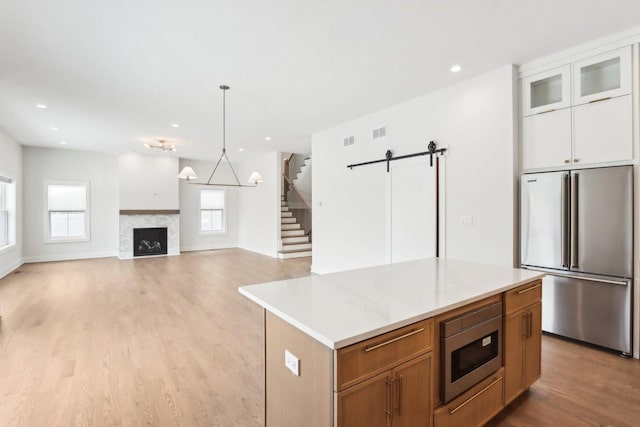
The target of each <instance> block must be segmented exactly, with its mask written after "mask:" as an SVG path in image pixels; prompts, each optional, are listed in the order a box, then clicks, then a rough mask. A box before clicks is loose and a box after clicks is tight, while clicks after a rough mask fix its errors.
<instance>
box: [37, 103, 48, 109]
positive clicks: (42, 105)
mask: <svg viewBox="0 0 640 427" xmlns="http://www.w3.org/2000/svg"><path fill="white" fill-rule="evenodd" d="M36 107H38V108H42V109H45V108H49V107H47V106H46V105H44V104H37V105H36Z"/></svg>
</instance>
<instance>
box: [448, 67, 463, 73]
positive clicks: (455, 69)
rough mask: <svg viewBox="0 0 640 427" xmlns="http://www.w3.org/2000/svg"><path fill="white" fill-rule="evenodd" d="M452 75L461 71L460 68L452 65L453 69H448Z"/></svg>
mask: <svg viewBox="0 0 640 427" xmlns="http://www.w3.org/2000/svg"><path fill="white" fill-rule="evenodd" d="M450 70H451V72H452V73H457V72H458V71H460V70H462V67H461V66H459V65H454V66H453V67H451V68H450Z"/></svg>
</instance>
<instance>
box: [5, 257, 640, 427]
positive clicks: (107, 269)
mask: <svg viewBox="0 0 640 427" xmlns="http://www.w3.org/2000/svg"><path fill="white" fill-rule="evenodd" d="M309 267H310V266H309V259H308V258H302V259H291V260H276V259H272V258H268V257H265V256H262V255H257V254H254V253H251V252H247V251H242V250H221V251H207V252H191V253H185V254H183V255H181V256H177V257H163V258H153V259H139V260H135V261H134V260H131V261H119V260H117V259H111V258H107V259H99V260H83V261H68V262H56V263H42V264H28V265H25V266H23V267H21V268H20V269H19V273H18V274H11V275H9V276H7V277H5V278H4V279H2V280H0V310H1V313H2V315H3V319H2V323H1V325H0V326H1V329H0V426H2V427H4V426H38V427H39V426H56V425H60V426H76V425H82V426H141V425H151V426H197V425H201V426H208V425H213V426H224V427H244V426H262V425H263V424H264V419H263V410H264V406H263V405H264V397H263V390H264V374H263V354H264V353H263V351H264V350H263V344H262V341H263V329H262V328H263V326H262V321H263V316H262V311H261V309H259V308H258V307H257V306H256V305H255V304H253V303H252V302H250V301H249V300H247V299H246V298H244V297H243V296H241V295H240V294H239V293H238V292H237V288H238V286H242V285H245V284H251V283H258V282H263V281H271V280H280V279H286V278H291V277H299V276H305V275H308V274H309ZM639 420H640V362H639V361H637V360H625V359H622V358H619V357H618V356H616V355H614V354H610V353H606V352H602V351H599V350H594V349H591V348H588V347H584V346H579V345H577V344H574V343H570V342H566V341H563V340H559V339H556V338H553V337H546V336H545V337H543V377H542V379H540V380H539V381H538V382H537V383H536V384H535V385H534V386H533V387H532V388H531V390H530V392H529V393H526V394H525V395H524V396H522V397H521V398H519V399H518V400H516V401H515V402H514V403H513V404H512V405H510V407H509V408H507V410H506V411H505V413H504V415H500V416H499V417H498V418H497V419H496V420H494V421H492V422H491V423H490V425H491V426H494V427H495V426H525V425H526V426H542V425H562V426H573V425H615V426H624V425H628V426H633V425H636V426H637V425H640V421H639Z"/></svg>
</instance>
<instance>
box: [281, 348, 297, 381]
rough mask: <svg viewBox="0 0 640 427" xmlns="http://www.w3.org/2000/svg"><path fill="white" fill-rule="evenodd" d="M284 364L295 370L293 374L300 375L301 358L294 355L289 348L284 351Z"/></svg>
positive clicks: (292, 370)
mask: <svg viewBox="0 0 640 427" xmlns="http://www.w3.org/2000/svg"><path fill="white" fill-rule="evenodd" d="M284 366H286V367H287V369H288V370H290V371H291V372H293V375H295V376H298V377H299V376H300V359H298V358H297V357H296V356H294V355H293V353H291V352H290V351H289V350H285V351H284Z"/></svg>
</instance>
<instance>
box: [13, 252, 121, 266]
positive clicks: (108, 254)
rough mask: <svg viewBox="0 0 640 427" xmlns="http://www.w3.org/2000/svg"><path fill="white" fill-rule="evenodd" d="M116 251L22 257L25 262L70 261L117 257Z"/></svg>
mask: <svg viewBox="0 0 640 427" xmlns="http://www.w3.org/2000/svg"><path fill="white" fill-rule="evenodd" d="M117 256H118V251H106V252H85V253H78V254H55V255H37V256H30V257H26V258H25V259H24V262H25V263H32V262H50V261H70V260H74V259H91V258H111V257H117Z"/></svg>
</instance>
